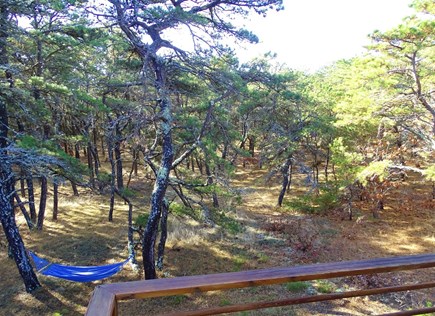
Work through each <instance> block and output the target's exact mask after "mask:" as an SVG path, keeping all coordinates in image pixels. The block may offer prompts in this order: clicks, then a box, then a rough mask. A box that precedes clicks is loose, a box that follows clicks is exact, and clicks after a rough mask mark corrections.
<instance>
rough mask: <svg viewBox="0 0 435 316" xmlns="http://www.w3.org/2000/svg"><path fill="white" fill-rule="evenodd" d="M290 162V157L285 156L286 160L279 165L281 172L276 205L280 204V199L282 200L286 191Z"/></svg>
mask: <svg viewBox="0 0 435 316" xmlns="http://www.w3.org/2000/svg"><path fill="white" fill-rule="evenodd" d="M291 163H292V159H291V157H289V158H287V160H286V161H285V162H284V164H283V165H282V167H281V173H282V185H281V192H280V193H279V196H278V206H282V201H283V200H284V195H285V192H286V191H287V187H288V183H289V169H290V165H291Z"/></svg>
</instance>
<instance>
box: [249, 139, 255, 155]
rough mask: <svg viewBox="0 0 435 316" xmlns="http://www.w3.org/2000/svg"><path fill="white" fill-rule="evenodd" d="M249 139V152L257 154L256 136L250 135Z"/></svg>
mask: <svg viewBox="0 0 435 316" xmlns="http://www.w3.org/2000/svg"><path fill="white" fill-rule="evenodd" d="M248 140H249V153H250V154H251V157H254V156H255V136H252V135H250V136H249V137H248Z"/></svg>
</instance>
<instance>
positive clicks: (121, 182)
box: [113, 133, 124, 190]
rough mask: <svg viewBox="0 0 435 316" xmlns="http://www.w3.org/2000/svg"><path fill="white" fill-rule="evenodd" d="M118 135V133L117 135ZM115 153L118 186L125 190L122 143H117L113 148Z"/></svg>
mask: <svg viewBox="0 0 435 316" xmlns="http://www.w3.org/2000/svg"><path fill="white" fill-rule="evenodd" d="M117 134H118V133H117ZM113 150H114V152H115V163H116V186H117V187H118V189H119V190H121V189H122V188H124V180H123V177H122V172H123V171H122V156H121V143H120V142H119V141H117V142H115V146H114V148H113Z"/></svg>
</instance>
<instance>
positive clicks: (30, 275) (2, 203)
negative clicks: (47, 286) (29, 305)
mask: <svg viewBox="0 0 435 316" xmlns="http://www.w3.org/2000/svg"><path fill="white" fill-rule="evenodd" d="M13 183H14V177H13V174H12V170H11V169H10V167H9V166H8V165H7V163H5V162H4V161H3V162H2V163H1V166H0V221H1V223H2V226H3V230H4V233H5V235H6V239H7V241H8V244H9V249H10V252H11V253H12V256H13V258H14V260H15V263H16V265H17V268H18V271H19V272H20V275H21V277H22V279H23V281H24V285H25V287H26V291H27V292H29V293H30V292H32V291H33V290H35V289H37V288H38V287H40V286H41V285H40V284H39V281H38V278H37V277H36V274H35V272H34V271H33V267H32V265H31V264H30V260H29V257H28V256H27V251H26V248H25V246H24V242H23V240H22V239H21V235H20V232H19V230H18V227H17V224H16V222H15V215H14V210H13V207H12V205H11V199H10V198H9V197H10V196H11V195H13V194H14V186H13Z"/></svg>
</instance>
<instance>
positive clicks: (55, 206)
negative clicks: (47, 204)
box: [53, 182, 59, 221]
mask: <svg viewBox="0 0 435 316" xmlns="http://www.w3.org/2000/svg"><path fill="white" fill-rule="evenodd" d="M58 212H59V185H58V184H57V183H56V182H53V220H54V221H57V214H58Z"/></svg>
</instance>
